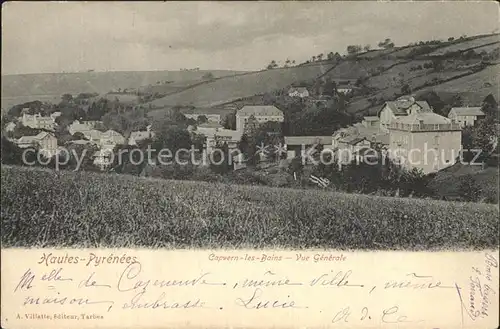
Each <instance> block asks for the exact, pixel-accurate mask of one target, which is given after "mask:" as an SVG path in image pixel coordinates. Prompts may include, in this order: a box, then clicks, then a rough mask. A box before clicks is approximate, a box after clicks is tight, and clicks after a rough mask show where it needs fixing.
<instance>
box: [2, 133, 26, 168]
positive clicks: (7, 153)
mask: <svg viewBox="0 0 500 329" xmlns="http://www.w3.org/2000/svg"><path fill="white" fill-rule="evenodd" d="M22 153H23V150H22V149H21V148H19V147H18V146H17V145H16V144H14V143H13V142H11V141H10V140H8V139H7V138H6V137H5V136H2V149H1V155H2V157H1V160H2V163H3V164H10V165H12V164H21V162H22Z"/></svg>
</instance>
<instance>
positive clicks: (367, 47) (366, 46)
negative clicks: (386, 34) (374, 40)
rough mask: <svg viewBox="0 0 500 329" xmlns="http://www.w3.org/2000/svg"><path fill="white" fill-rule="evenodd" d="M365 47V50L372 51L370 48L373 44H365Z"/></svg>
mask: <svg viewBox="0 0 500 329" xmlns="http://www.w3.org/2000/svg"><path fill="white" fill-rule="evenodd" d="M363 49H364V50H365V51H370V49H372V46H370V45H365V46H364V47H363Z"/></svg>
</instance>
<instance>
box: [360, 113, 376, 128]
mask: <svg viewBox="0 0 500 329" xmlns="http://www.w3.org/2000/svg"><path fill="white" fill-rule="evenodd" d="M361 123H362V124H363V126H364V127H366V128H375V129H378V128H379V127H380V120H379V117H378V116H366V117H364V118H363V121H362V122H361Z"/></svg>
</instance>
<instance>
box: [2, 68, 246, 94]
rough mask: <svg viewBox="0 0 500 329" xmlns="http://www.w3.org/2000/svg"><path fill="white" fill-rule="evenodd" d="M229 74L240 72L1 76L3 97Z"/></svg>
mask: <svg viewBox="0 0 500 329" xmlns="http://www.w3.org/2000/svg"><path fill="white" fill-rule="evenodd" d="M207 72H212V73H213V74H214V75H215V76H227V75H233V74H237V73H242V72H238V71H222V70H221V71H218V70H214V71H136V72H82V73H43V74H19V75H2V97H14V96H31V95H62V94H65V93H70V94H78V93H84V92H97V93H106V92H108V91H110V90H113V89H118V88H121V89H124V88H139V87H141V86H146V85H149V84H156V82H158V81H193V80H201V78H202V77H203V75H204V74H206V73H207Z"/></svg>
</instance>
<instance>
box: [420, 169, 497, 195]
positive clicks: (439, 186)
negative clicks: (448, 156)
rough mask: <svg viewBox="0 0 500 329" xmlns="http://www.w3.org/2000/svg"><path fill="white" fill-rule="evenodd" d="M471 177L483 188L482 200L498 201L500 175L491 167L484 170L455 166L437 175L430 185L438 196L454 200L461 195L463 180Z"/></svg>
mask: <svg viewBox="0 0 500 329" xmlns="http://www.w3.org/2000/svg"><path fill="white" fill-rule="evenodd" d="M465 176H470V177H472V179H473V180H474V182H475V183H476V184H477V186H478V187H480V188H481V190H482V192H481V198H492V199H498V196H499V193H498V184H499V173H498V168H494V167H489V168H485V169H483V168H482V166H468V165H462V164H459V163H457V164H455V165H453V166H451V167H449V168H446V169H445V170H442V171H440V172H438V173H437V174H436V176H435V177H434V179H433V180H432V181H431V183H430V187H431V188H433V189H434V190H435V191H436V192H437V194H438V195H440V196H444V197H449V198H454V197H456V196H459V195H460V192H459V186H460V182H461V178H462V177H465Z"/></svg>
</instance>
